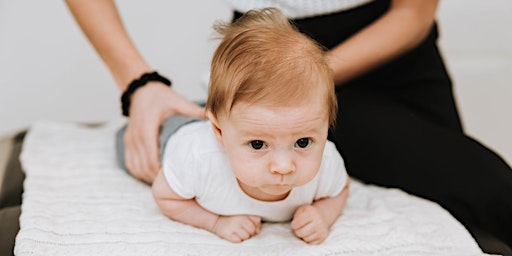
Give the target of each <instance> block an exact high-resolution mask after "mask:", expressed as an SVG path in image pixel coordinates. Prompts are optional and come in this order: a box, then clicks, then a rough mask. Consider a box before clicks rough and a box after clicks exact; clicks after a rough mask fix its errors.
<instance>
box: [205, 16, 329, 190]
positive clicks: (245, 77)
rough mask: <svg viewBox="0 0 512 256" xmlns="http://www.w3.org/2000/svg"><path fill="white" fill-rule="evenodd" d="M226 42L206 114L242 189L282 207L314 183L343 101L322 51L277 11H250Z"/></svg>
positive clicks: (225, 30) (217, 57)
mask: <svg viewBox="0 0 512 256" xmlns="http://www.w3.org/2000/svg"><path fill="white" fill-rule="evenodd" d="M216 30H217V31H218V32H219V33H220V34H221V35H222V36H223V38H222V41H221V43H220V45H219V46H218V48H217V50H216V52H215V54H214V57H213V60H212V66H211V75H210V86H209V91H208V100H207V104H206V110H207V112H208V116H209V118H210V120H211V121H212V124H213V127H214V130H215V132H216V135H217V138H218V140H219V142H220V143H221V144H222V145H223V146H224V148H225V150H226V153H227V155H228V158H229V160H230V163H231V167H232V169H233V171H234V173H235V175H236V176H237V178H238V180H239V183H240V185H241V187H242V189H243V190H244V191H245V192H246V193H247V194H249V195H251V196H253V197H255V198H257V199H260V200H279V199H282V197H283V196H286V195H287V193H288V192H289V191H290V190H291V188H293V187H296V186H300V185H303V184H305V183H307V182H309V181H310V180H311V179H313V178H314V176H315V175H316V173H317V172H318V169H319V167H320V164H321V160H322V154H323V149H324V146H325V143H326V139H327V131H328V129H329V126H330V125H333V124H334V120H335V116H336V112H337V101H336V95H335V93H334V83H333V79H332V74H331V71H330V69H329V67H328V66H327V64H326V62H325V59H324V51H323V49H322V48H321V47H320V46H319V45H318V44H316V43H315V42H314V41H312V40H311V39H310V38H308V37H307V36H305V35H303V34H302V33H300V32H298V31H297V29H296V28H295V27H294V26H293V25H291V24H290V22H289V21H288V20H287V19H286V17H285V16H284V15H283V14H282V13H281V12H280V11H278V10H277V9H272V8H269V9H262V10H258V11H249V12H248V13H246V14H245V15H244V16H242V17H241V18H240V19H239V20H238V21H236V22H235V23H233V24H218V25H217V26H216Z"/></svg>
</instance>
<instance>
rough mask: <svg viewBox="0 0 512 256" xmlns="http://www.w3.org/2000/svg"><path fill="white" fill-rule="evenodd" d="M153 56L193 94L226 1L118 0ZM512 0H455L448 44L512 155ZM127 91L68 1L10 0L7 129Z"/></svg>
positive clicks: (1, 49)
mask: <svg viewBox="0 0 512 256" xmlns="http://www.w3.org/2000/svg"><path fill="white" fill-rule="evenodd" d="M117 4H118V7H119V9H120V11H121V14H122V16H123V19H124V21H125V25H126V27H127V28H128V30H129V33H130V34H131V36H132V38H133V39H134V41H135V43H136V45H137V46H138V48H139V49H140V51H141V52H142V53H143V55H144V56H145V58H146V59H147V60H148V62H149V63H151V64H152V65H153V66H154V67H155V68H156V69H157V70H158V71H159V72H161V73H163V74H166V75H168V76H169V77H171V78H172V80H173V84H174V88H175V89H176V90H178V91H179V92H181V93H182V94H184V95H185V96H187V97H189V98H191V99H199V98H203V97H204V96H205V91H204V90H203V89H202V86H201V79H200V77H201V75H202V74H204V73H205V72H207V70H208V65H209V61H210V56H211V54H212V52H213V49H214V47H215V45H216V42H215V41H213V40H211V39H210V38H211V35H212V30H211V25H212V24H213V21H215V20H218V19H223V20H229V19H230V17H231V13H230V10H229V9H228V7H227V6H226V5H225V4H224V3H223V2H222V0H202V1H201V0H187V1H156V0H146V1H136V0H123V1H117ZM511 13H512V1H510V0H492V1H485V2H482V1H479V0H445V1H441V6H440V8H439V13H438V14H439V15H438V17H439V23H440V28H441V45H442V49H443V53H444V55H445V57H446V60H447V64H448V68H449V70H450V72H451V74H452V76H453V79H454V82H455V90H456V94H457V101H458V104H459V106H460V110H461V114H462V117H463V122H464V124H465V127H466V129H467V131H468V133H469V134H471V135H473V136H474V137H476V138H478V139H479V140H480V141H482V142H484V143H485V144H487V145H490V146H491V147H492V148H494V149H496V151H498V152H500V153H501V154H502V155H503V156H505V157H506V159H508V161H509V163H512V135H511V131H512V114H511V113H510V112H511V110H512V101H511V99H512V32H511V31H512V30H511V29H510V25H511V24H512V15H510V14H511ZM118 99H119V92H118V90H117V88H116V86H115V85H114V81H113V79H112V78H111V77H110V74H109V73H108V71H107V69H106V67H105V66H104V65H103V63H102V62H101V60H100V59H99V57H98V56H97V55H96V53H95V52H94V50H93V49H92V47H91V46H90V45H89V43H88V42H87V41H86V39H85V37H84V36H83V35H82V33H81V32H80V30H79V29H78V27H77V26H76V24H75V22H74V20H73V19H72V17H71V15H70V13H69V12H68V10H67V8H66V6H65V4H64V1H62V0H60V1H41V0H21V1H15V0H0V136H1V135H5V134H9V133H12V132H14V131H16V130H19V129H23V128H27V127H29V126H30V125H31V124H32V123H34V122H35V121H37V120H42V119H46V120H54V121H71V122H75V121H81V122H99V121H104V120H109V119H113V118H119V117H120V110H119V109H120V108H119V100H118Z"/></svg>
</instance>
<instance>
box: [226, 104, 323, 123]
mask: <svg viewBox="0 0 512 256" xmlns="http://www.w3.org/2000/svg"><path fill="white" fill-rule="evenodd" d="M320 102H321V101H316V102H315V103H309V104H293V105H286V104H281V105H280V104H278V105H273V104H258V103H250V102H246V101H240V102H238V103H236V104H235V105H234V106H233V107H232V108H231V112H230V114H229V119H231V120H232V121H247V122H254V123H296V124H300V123H307V122H323V121H325V120H326V119H327V110H326V108H325V106H323V104H320Z"/></svg>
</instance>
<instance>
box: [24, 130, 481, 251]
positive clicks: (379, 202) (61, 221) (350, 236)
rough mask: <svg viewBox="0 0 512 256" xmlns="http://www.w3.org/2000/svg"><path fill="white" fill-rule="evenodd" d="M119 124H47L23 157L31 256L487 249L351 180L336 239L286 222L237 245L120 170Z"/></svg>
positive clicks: (409, 199)
mask: <svg viewBox="0 0 512 256" xmlns="http://www.w3.org/2000/svg"><path fill="white" fill-rule="evenodd" d="M121 125H122V123H121V122H120V121H113V122H110V123H108V124H106V125H105V126H102V127H98V128H86V127H83V126H79V125H75V124H69V123H52V122H40V123H37V124H35V125H33V126H32V127H31V128H30V131H29V133H28V134H27V137H26V138H25V142H24V145H23V151H22V154H21V161H22V165H23V168H24V169H25V171H26V179H25V182H24V193H23V204H22V210H21V216H20V226H21V229H20V231H19V233H18V235H17V237H16V244H15V254H16V255H17V256H23V255H52V256H58V255H108V256H114V255H123V256H130V255H223V256H226V255H237V256H239V255H252V256H254V255H256V256H258V255H293V256H297V255H309V256H311V255H379V256H381V255H428V256H432V255H457V256H460V255H465V256H469V255H482V253H481V250H480V249H479V248H478V246H477V244H476V243H475V241H474V240H473V239H472V237H471V236H470V235H469V233H468V232H467V231H466V230H465V229H464V228H463V226H462V225H461V224H459V223H458V222H456V221H455V220H454V219H453V217H451V216H450V215H449V214H448V213H447V212H446V211H444V210H443V209H442V208H440V207H439V206H438V205H436V204H433V203H431V202H428V201H425V200H422V199H419V198H416V197H413V196H410V195H408V194H406V193H404V192H401V191H399V190H396V189H385V188H380V187H376V186H369V185H363V184H362V183H360V182H357V181H355V180H354V181H353V182H352V184H351V188H350V196H349V199H348V202H347V206H346V208H345V211H344V213H343V215H342V216H341V217H340V218H339V219H338V221H337V222H336V223H335V224H334V226H333V228H332V231H331V234H330V236H329V237H328V238H327V240H326V241H325V242H324V243H323V244H321V245H319V246H309V245H307V244H305V243H303V242H302V241H300V240H298V239H297V238H295V237H294V236H293V234H292V233H291V231H290V227H289V224H288V223H284V224H264V225H263V227H262V230H261V233H260V234H259V235H258V236H255V237H253V238H251V239H249V240H247V241H245V242H243V243H240V244H232V243H229V242H227V241H224V240H222V239H220V238H218V237H217V236H215V235H214V234H211V233H209V232H207V231H204V230H200V229H196V228H193V227H190V226H187V225H184V224H180V223H177V222H174V221H171V220H169V219H167V218H166V217H165V216H163V215H162V214H161V213H160V212H159V210H158V207H157V206H156V204H155V203H154V201H153V198H152V195H151V191H150V188H149V186H147V185H145V184H144V183H142V182H138V181H136V180H134V179H133V178H132V177H130V176H129V175H128V174H126V173H125V172H124V171H123V170H121V169H119V168H118V167H117V166H116V161H115V154H114V133H115V131H116V130H117V129H118V128H119V127H120V126H121Z"/></svg>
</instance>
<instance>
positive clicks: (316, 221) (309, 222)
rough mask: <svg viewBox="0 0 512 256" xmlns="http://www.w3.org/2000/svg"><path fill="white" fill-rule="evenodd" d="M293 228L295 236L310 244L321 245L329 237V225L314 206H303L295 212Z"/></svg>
mask: <svg viewBox="0 0 512 256" xmlns="http://www.w3.org/2000/svg"><path fill="white" fill-rule="evenodd" d="M291 227H292V229H293V232H294V233H295V235H296V236H297V237H299V238H300V239H302V240H304V242H306V243H308V244H320V243H322V242H323V241H324V240H325V239H326V238H327V236H328V235H329V225H328V224H327V223H326V222H325V221H324V218H323V216H322V214H321V213H320V211H319V210H318V209H317V208H316V207H314V206H312V205H302V206H300V207H299V208H298V209H297V211H295V214H294V216H293V220H292V222H291Z"/></svg>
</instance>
